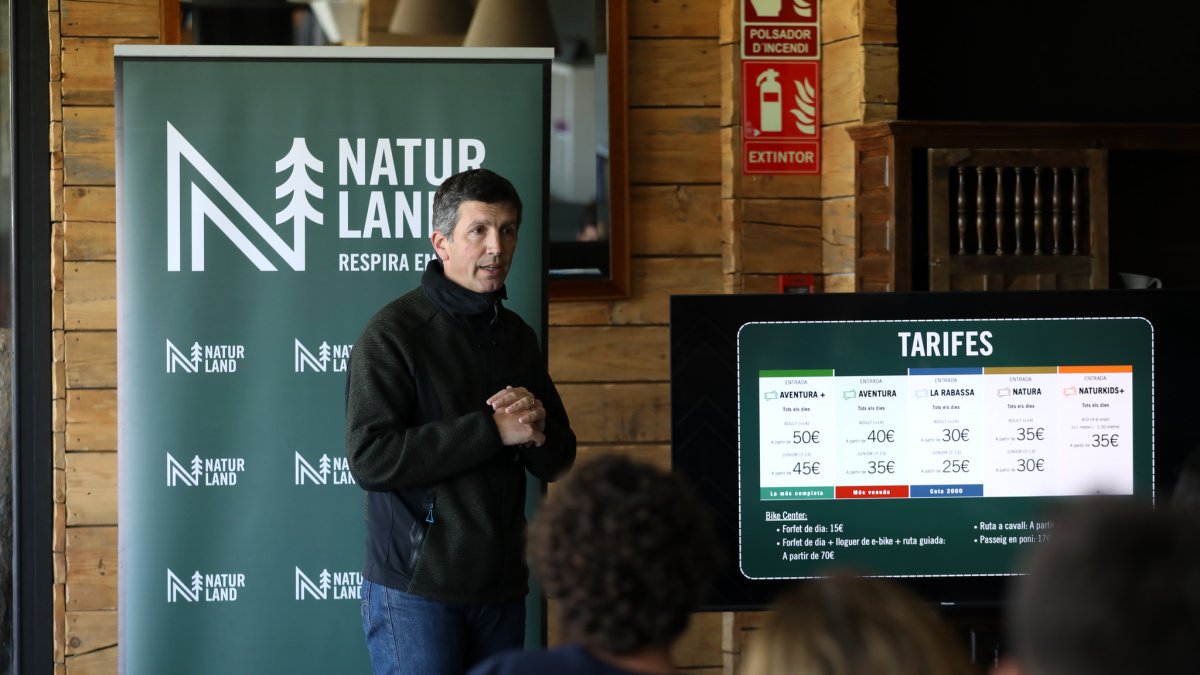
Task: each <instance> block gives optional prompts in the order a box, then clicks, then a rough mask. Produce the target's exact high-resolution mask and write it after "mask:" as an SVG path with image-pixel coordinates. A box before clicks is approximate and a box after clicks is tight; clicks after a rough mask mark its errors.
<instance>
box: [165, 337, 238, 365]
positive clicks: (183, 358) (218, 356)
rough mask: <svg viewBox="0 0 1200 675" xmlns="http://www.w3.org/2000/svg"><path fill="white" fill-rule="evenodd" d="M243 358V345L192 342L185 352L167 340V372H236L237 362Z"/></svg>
mask: <svg viewBox="0 0 1200 675" xmlns="http://www.w3.org/2000/svg"><path fill="white" fill-rule="evenodd" d="M184 344H186V343H184ZM245 358H246V346H245V345H202V344H200V343H199V342H193V343H192V346H191V347H188V348H187V351H186V352H185V351H184V350H182V349H180V348H179V347H176V346H175V343H173V342H171V341H170V340H167V372H168V373H236V372H237V367H238V364H239V363H241V361H242V360H243V359H245Z"/></svg>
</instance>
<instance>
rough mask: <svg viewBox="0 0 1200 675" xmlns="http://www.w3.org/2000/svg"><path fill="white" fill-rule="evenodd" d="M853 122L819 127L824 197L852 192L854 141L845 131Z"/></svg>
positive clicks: (844, 195) (845, 194) (846, 194)
mask: <svg viewBox="0 0 1200 675" xmlns="http://www.w3.org/2000/svg"><path fill="white" fill-rule="evenodd" d="M850 126H853V124H838V125H835V126H828V127H822V129H821V163H822V165H823V168H822V175H821V193H822V196H823V197H825V198H831V197H848V196H850V195H852V194H854V141H853V140H851V139H850V134H848V133H846V129H847V127H850Z"/></svg>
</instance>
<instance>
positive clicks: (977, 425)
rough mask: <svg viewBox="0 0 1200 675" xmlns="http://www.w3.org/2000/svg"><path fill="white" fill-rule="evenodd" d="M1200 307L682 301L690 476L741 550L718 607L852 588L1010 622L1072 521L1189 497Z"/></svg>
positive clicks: (677, 456)
mask: <svg viewBox="0 0 1200 675" xmlns="http://www.w3.org/2000/svg"><path fill="white" fill-rule="evenodd" d="M1198 299H1200V296H1198V294H1197V293H1196V292H1194V291H1081V292H1038V293H911V294H898V293H897V294H853V295H850V294H846V295H773V296H766V295H763V296H737V295H726V296H676V297H673V298H672V299H671V327H670V341H671V366H670V369H671V423H672V432H671V433H672V462H673V467H674V470H675V471H676V472H679V473H681V474H683V475H684V476H686V477H687V478H688V479H689V480H690V481H691V482H692V484H693V485H694V486H695V487H696V488H697V490H698V491H699V493H700V494H701V496H702V498H703V500H704V501H705V502H706V503H707V504H708V505H709V506H710V507H711V509H712V511H713V514H714V517H715V519H716V523H717V528H718V533H719V537H720V539H721V541H722V543H723V547H724V549H725V550H726V552H727V557H728V560H727V565H726V566H725V572H724V574H723V576H722V577H721V578H720V580H719V582H718V583H717V585H716V587H715V589H714V591H713V594H712V596H711V598H710V600H709V603H708V606H707V608H708V609H758V608H762V607H764V606H766V605H767V604H768V603H769V602H770V600H771V599H772V598H773V596H774V595H775V594H776V593H777V592H778V590H779V589H780V587H781V586H782V585H784V584H787V583H792V582H795V581H796V580H802V579H809V578H814V577H820V576H824V575H826V574H829V573H831V572H832V571H835V570H850V571H852V572H854V573H857V574H862V575H869V576H884V577H893V578H897V579H901V580H903V583H905V584H907V585H909V586H912V587H913V588H914V589H915V590H917V591H918V592H920V593H922V594H924V595H925V596H926V597H928V598H929V599H930V600H932V601H935V602H938V603H943V604H948V605H960V606H968V607H969V606H981V607H987V606H995V605H997V604H998V603H1000V602H1002V600H1003V598H1004V592H1005V585H1006V583H1007V581H1008V580H1009V579H1010V578H1012V577H1013V576H1014V575H1015V574H1018V573H1019V571H1020V562H1021V559H1022V557H1023V554H1024V553H1025V552H1027V551H1028V548H1029V547H1031V546H1034V545H1036V544H1037V543H1038V542H1041V541H1044V540H1045V539H1046V538H1048V537H1051V536H1053V530H1054V521H1055V513H1056V512H1057V511H1059V510H1061V508H1062V507H1064V506H1067V505H1070V504H1072V503H1075V502H1077V501H1079V500H1081V499H1084V498H1087V497H1089V496H1091V495H1097V494H1102V495H1109V496H1112V498H1117V499H1130V500H1139V501H1144V502H1147V503H1154V502H1156V501H1161V500H1162V499H1163V497H1164V495H1165V494H1169V491H1170V487H1171V486H1172V485H1173V483H1174V477H1175V473H1176V472H1177V471H1178V467H1179V466H1180V464H1181V463H1182V461H1183V458H1184V457H1185V456H1186V454H1187V453H1188V451H1190V450H1191V449H1192V448H1193V447H1195V446H1196V445H1197V440H1198V439H1197V433H1196V429H1197V421H1198V420H1200V416H1197V414H1196V413H1195V409H1196V407H1197V404H1196V401H1197V400H1198V397H1197V396H1196V395H1195V394H1196V384H1195V383H1196V382H1197V381H1200V380H1198V379H1197V376H1196V374H1197V373H1200V362H1198V359H1197V356H1196V340H1195V338H1194V334H1193V330H1194V329H1193V323H1194V321H1193V318H1192V314H1191V313H1192V312H1193V311H1195V309H1196V308H1197V306H1198V305H1197V300H1198Z"/></svg>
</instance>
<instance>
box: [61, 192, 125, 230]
mask: <svg viewBox="0 0 1200 675" xmlns="http://www.w3.org/2000/svg"><path fill="white" fill-rule="evenodd" d="M62 219H63V220H99V221H104V222H110V223H111V222H116V220H117V198H116V189H115V188H111V187H64V188H63V218H62Z"/></svg>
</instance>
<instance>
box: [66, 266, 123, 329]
mask: <svg viewBox="0 0 1200 675" xmlns="http://www.w3.org/2000/svg"><path fill="white" fill-rule="evenodd" d="M63 293H64V296H63V302H64V307H63V311H64V326H65V328H66V329H67V330H116V327H117V264H116V263H112V262H73V263H68V264H67V265H66V276H65V277H64V279H63Z"/></svg>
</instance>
